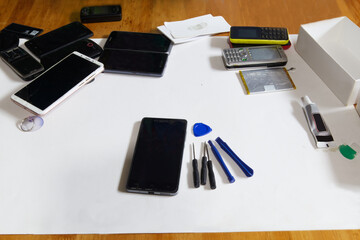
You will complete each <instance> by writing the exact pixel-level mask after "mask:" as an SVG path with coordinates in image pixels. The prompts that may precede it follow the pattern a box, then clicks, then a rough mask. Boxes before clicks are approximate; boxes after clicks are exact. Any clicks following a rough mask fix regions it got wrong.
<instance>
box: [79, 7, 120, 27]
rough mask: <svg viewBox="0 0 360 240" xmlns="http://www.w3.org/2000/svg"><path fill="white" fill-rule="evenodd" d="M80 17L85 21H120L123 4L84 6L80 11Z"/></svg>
mask: <svg viewBox="0 0 360 240" xmlns="http://www.w3.org/2000/svg"><path fill="white" fill-rule="evenodd" d="M80 19H81V22H83V23H92V22H112V21H120V20H121V6H120V5H107V6H92V7H83V8H82V9H81V11H80Z"/></svg>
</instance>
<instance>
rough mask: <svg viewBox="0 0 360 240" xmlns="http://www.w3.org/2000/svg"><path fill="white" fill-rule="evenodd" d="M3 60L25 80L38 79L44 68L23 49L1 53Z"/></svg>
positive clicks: (18, 48)
mask: <svg viewBox="0 0 360 240" xmlns="http://www.w3.org/2000/svg"><path fill="white" fill-rule="evenodd" d="M0 55H1V59H2V60H3V61H4V62H5V63H6V64H7V65H9V67H10V68H11V69H12V70H13V71H14V72H15V73H16V74H17V75H18V76H19V77H21V78H22V79H23V80H25V81H30V80H32V79H34V78H35V77H37V76H38V75H39V74H40V73H41V72H42V71H43V70H44V67H43V66H42V65H41V64H40V63H39V62H38V61H37V60H36V59H35V58H33V57H32V56H31V55H30V54H29V53H28V52H26V51H25V50H24V49H22V48H21V47H17V48H14V49H11V50H8V51H4V52H1V53H0Z"/></svg>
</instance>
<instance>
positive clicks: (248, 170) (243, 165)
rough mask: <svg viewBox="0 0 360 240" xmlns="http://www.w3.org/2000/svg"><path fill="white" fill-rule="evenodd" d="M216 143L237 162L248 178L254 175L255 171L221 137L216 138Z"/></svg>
mask: <svg viewBox="0 0 360 240" xmlns="http://www.w3.org/2000/svg"><path fill="white" fill-rule="evenodd" d="M215 141H216V142H217V143H218V144H219V146H220V147H221V148H222V149H223V150H224V151H225V152H226V153H227V154H228V155H229V156H230V157H231V158H232V159H233V160H234V161H235V163H236V164H237V165H238V166H239V167H240V168H241V170H242V171H243V172H244V173H245V175H246V176H247V177H251V176H252V175H254V170H253V169H252V168H251V167H249V166H248V165H246V163H244V162H243V161H242V160H241V159H240V158H239V157H238V156H237V155H236V154H235V153H234V152H233V151H232V150H231V148H230V147H229V146H228V145H227V144H226V143H225V142H224V141H223V140H221V138H220V137H218V138H216V139H215Z"/></svg>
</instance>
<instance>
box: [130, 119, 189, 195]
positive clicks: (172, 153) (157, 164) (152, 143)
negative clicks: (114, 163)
mask: <svg viewBox="0 0 360 240" xmlns="http://www.w3.org/2000/svg"><path fill="white" fill-rule="evenodd" d="M186 126H187V121H186V120H184V119H168V118H143V119H142V121H141V125H140V129H139V134H138V137H137V141H136V145H135V150H134V155H133V158H132V163H131V168H130V173H129V176H128V181H127V185H126V189H127V191H128V192H135V193H148V194H159V195H175V194H176V193H177V192H178V188H179V181H180V173H181V165H182V158H183V152H184V144H185V137H186Z"/></svg>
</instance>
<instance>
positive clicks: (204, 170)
mask: <svg viewBox="0 0 360 240" xmlns="http://www.w3.org/2000/svg"><path fill="white" fill-rule="evenodd" d="M205 145H206V143H205V144H204V153H203V157H202V159H201V172H200V180H201V181H200V183H201V185H205V184H206V177H207V166H206V164H207V158H206V155H205Z"/></svg>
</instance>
